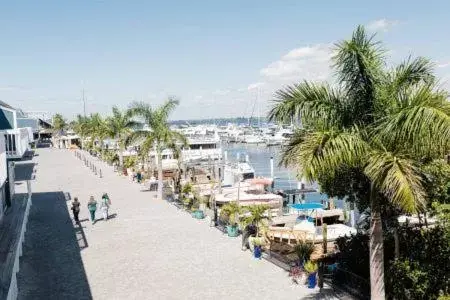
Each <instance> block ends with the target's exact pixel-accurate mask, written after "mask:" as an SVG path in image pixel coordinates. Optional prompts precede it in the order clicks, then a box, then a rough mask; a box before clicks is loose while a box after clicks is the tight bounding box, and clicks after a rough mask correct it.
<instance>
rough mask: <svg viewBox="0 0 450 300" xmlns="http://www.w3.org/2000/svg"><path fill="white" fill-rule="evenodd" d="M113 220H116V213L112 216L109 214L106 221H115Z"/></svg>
mask: <svg viewBox="0 0 450 300" xmlns="http://www.w3.org/2000/svg"><path fill="white" fill-rule="evenodd" d="M115 218H117V214H116V213H113V214H110V215H109V216H108V219H107V220H112V219H115Z"/></svg>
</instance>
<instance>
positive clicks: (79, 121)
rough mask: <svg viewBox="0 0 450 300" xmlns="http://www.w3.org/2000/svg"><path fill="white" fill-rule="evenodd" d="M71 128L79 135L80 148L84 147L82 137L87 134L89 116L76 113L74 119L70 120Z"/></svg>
mask: <svg viewBox="0 0 450 300" xmlns="http://www.w3.org/2000/svg"><path fill="white" fill-rule="evenodd" d="M71 128H72V130H73V131H74V132H75V133H76V134H78V135H79V136H80V139H81V148H82V149H84V139H85V138H86V137H87V136H88V134H89V118H88V117H84V116H82V115H77V118H76V120H74V121H73V122H71Z"/></svg>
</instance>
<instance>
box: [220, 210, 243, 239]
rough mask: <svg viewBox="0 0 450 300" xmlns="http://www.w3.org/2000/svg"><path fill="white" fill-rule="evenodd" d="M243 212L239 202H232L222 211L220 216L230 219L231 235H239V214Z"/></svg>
mask: <svg viewBox="0 0 450 300" xmlns="http://www.w3.org/2000/svg"><path fill="white" fill-rule="evenodd" d="M241 213H242V207H241V206H240V205H239V203H238V202H230V203H228V204H226V205H224V206H222V209H221V211H220V216H221V217H224V218H226V219H227V220H228V225H227V233H228V236H229V237H237V236H238V235H239V225H238V221H239V215H240V214H241Z"/></svg>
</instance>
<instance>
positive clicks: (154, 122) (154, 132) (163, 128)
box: [130, 98, 187, 199]
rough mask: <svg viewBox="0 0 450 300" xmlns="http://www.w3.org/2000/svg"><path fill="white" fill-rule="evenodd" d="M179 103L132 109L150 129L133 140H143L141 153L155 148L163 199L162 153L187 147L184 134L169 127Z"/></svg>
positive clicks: (141, 105) (170, 101)
mask: <svg viewBox="0 0 450 300" xmlns="http://www.w3.org/2000/svg"><path fill="white" fill-rule="evenodd" d="M178 103H179V101H178V100H175V99H173V98H169V99H168V100H167V101H166V102H164V103H163V104H162V105H161V106H159V107H157V108H152V107H151V106H150V105H149V104H147V103H143V102H135V103H133V104H132V105H131V107H130V113H131V115H132V116H138V117H140V118H141V119H142V121H143V122H144V124H145V125H146V126H147V127H148V129H142V130H137V131H135V132H133V133H132V136H131V138H132V139H133V140H143V142H142V144H141V151H143V152H144V153H149V151H150V150H151V149H152V148H154V149H155V150H156V156H157V160H158V198H159V199H162V189H163V178H162V176H163V169H162V151H163V150H164V149H177V148H179V145H180V144H181V145H186V143H187V142H186V138H185V136H184V135H183V134H181V133H179V132H177V131H173V130H171V129H170V126H169V122H168V119H169V115H170V113H171V112H173V111H174V110H175V108H176V107H177V106H178Z"/></svg>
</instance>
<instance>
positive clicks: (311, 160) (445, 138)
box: [269, 26, 450, 299]
mask: <svg viewBox="0 0 450 300" xmlns="http://www.w3.org/2000/svg"><path fill="white" fill-rule="evenodd" d="M333 62H334V64H333V68H334V70H335V74H336V82H335V83H334V85H330V84H327V83H312V82H302V83H299V84H295V85H291V86H288V87H286V88H284V89H281V90H279V91H278V92H277V93H276V99H275V103H274V106H273V108H272V109H271V111H270V113H269V118H271V119H272V120H277V121H280V122H282V121H287V120H291V119H292V118H293V119H296V120H298V119H299V118H300V117H301V119H302V123H303V125H304V127H305V129H306V130H305V131H304V132H303V133H302V134H298V135H296V136H295V137H293V138H292V139H291V141H290V144H289V146H288V147H287V148H286V149H285V150H283V157H282V162H283V163H284V164H286V165H291V166H296V167H298V170H299V173H301V175H303V176H305V177H306V178H307V179H309V180H310V181H313V180H319V184H320V178H327V177H328V178H330V177H333V174H336V173H338V172H339V171H340V170H342V169H343V168H348V169H349V168H352V169H356V170H359V172H360V173H361V174H362V176H363V177H364V178H366V179H367V181H368V182H370V196H369V197H370V203H371V224H370V282H371V297H372V299H384V298H385V291H384V258H383V229H382V223H381V213H380V212H381V205H382V200H383V199H387V200H389V201H390V202H391V203H393V204H394V205H397V206H398V207H399V208H401V209H403V210H404V211H405V212H409V213H413V212H418V211H421V210H422V209H423V208H424V201H425V190H424V187H423V182H422V178H423V173H422V171H421V166H422V164H423V163H424V161H425V158H427V157H428V158H430V157H436V156H439V155H443V154H445V153H447V151H448V150H449V146H450V145H449V143H450V104H449V103H448V102H447V101H446V98H447V93H445V92H443V91H440V90H439V89H438V88H437V87H436V85H435V78H434V76H433V73H432V72H433V68H432V65H431V64H430V62H429V61H428V60H426V59H423V58H417V59H407V60H406V61H404V62H403V63H401V64H400V65H398V66H397V67H395V68H392V69H386V68H385V65H386V64H385V57H384V50H383V49H382V47H381V44H380V43H379V42H377V41H375V40H374V36H368V35H367V34H366V32H365V30H364V28H363V27H361V26H360V27H358V28H357V29H356V30H355V31H354V33H353V36H352V38H351V39H350V40H348V41H343V42H340V43H338V44H337V45H336V49H335V55H334V56H333Z"/></svg>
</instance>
